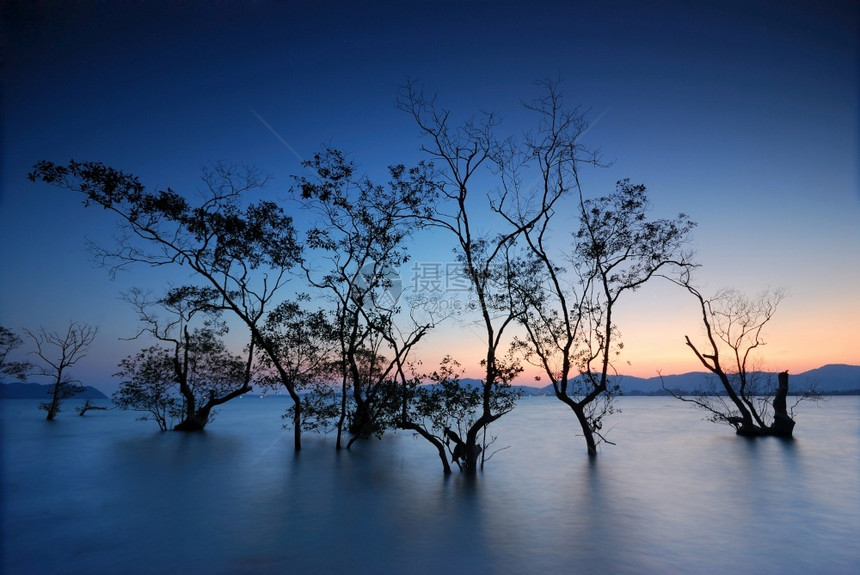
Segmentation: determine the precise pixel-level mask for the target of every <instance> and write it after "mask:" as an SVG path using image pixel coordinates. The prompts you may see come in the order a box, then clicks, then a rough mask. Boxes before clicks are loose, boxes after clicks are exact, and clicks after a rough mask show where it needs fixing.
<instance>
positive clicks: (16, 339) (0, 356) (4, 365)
mask: <svg viewBox="0 0 860 575" xmlns="http://www.w3.org/2000/svg"><path fill="white" fill-rule="evenodd" d="M23 343H24V340H22V339H21V337H20V336H19V335H18V334H17V333H15V332H14V331H12V330H10V329H8V328H6V327H3V326H2V325H0V377H4V378H5V377H14V378H15V379H17V380H19V381H26V379H27V371H29V370H30V368H31V367H32V366H31V365H30V364H29V363H28V362H26V361H7V360H6V357H7V356H8V355H9V354H10V353H11V352H12V351H14V350H15V349H17V348H19V347H21V345H22V344H23Z"/></svg>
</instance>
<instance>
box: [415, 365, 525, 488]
mask: <svg viewBox="0 0 860 575" xmlns="http://www.w3.org/2000/svg"><path fill="white" fill-rule="evenodd" d="M517 373H519V371H518V370H517V369H514V370H512V371H511V372H509V373H507V374H506V375H505V378H504V383H503V384H502V385H501V386H499V388H498V389H497V390H496V392H495V393H493V394H492V396H491V409H492V410H493V412H494V413H507V412H509V411H511V410H512V409H513V408H514V406H515V405H516V401H517V399H518V397H519V393H518V392H517V391H516V390H515V389H514V388H513V387H511V386H510V385H506V383H509V382H510V380H511V379H513V377H515V376H516V374H517ZM461 374H462V369H461V366H460V363H459V362H457V361H456V360H454V359H453V358H452V357H451V356H446V357H444V358H443V359H442V362H441V364H440V366H439V368H438V369H437V370H435V371H433V372H432V373H431V374H429V375H425V376H423V377H413V378H412V379H411V380H410V381H409V382H407V385H406V386H405V389H406V392H405V394H404V398H403V421H402V423H401V427H402V428H403V429H406V430H410V431H414V432H416V433H417V434H419V435H420V436H422V437H423V438H425V439H426V440H428V441H429V442H430V443H432V444H433V445H434V446H435V447H436V449H437V451H438V453H439V458H440V460H441V461H442V468H443V471H444V473H445V474H446V475H447V474H449V473H451V465H450V463H449V462H448V459H449V457H450V460H451V462H452V463H454V464H456V465H457V466H458V467H459V468H460V470H463V469H465V466H466V465H468V462H467V460H466V459H465V455H466V444H465V442H464V441H463V437H466V436H467V435H468V432H469V429H470V428H471V427H472V426H474V425H475V422H476V421H477V420H478V418H479V417H480V415H481V412H482V405H483V388H482V386H469V385H465V384H463V382H461V381H460V376H461ZM422 382H427V383H422ZM485 429H486V428H485ZM482 439H483V441H482V442H481V445H479V446H478V447H479V449H481V453H482V454H483V453H484V452H486V450H487V446H488V442H487V440H486V438H485V437H484V438H482ZM493 441H495V438H492V439H491V440H490V442H489V443H492V442H493ZM491 456H492V454H490V455H489V456H487V457H486V459H489V458H490V457H491Z"/></svg>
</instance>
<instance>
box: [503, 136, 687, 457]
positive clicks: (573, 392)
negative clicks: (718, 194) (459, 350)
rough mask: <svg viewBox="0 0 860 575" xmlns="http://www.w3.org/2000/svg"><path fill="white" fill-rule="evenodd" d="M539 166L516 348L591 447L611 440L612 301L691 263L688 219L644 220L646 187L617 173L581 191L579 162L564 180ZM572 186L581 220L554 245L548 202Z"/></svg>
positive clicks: (616, 338)
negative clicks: (591, 192)
mask: <svg viewBox="0 0 860 575" xmlns="http://www.w3.org/2000/svg"><path fill="white" fill-rule="evenodd" d="M558 140H561V139H560V138H558V139H556V141H558ZM566 161H574V160H573V159H569V160H566ZM543 169H544V170H550V171H552V172H553V173H554V177H553V178H549V177H547V178H546V179H545V180H544V182H545V188H544V189H543V190H542V195H541V198H540V205H541V206H542V207H541V214H542V215H541V218H540V219H539V221H538V223H537V224H536V225H535V226H533V227H528V228H526V229H525V231H524V238H525V240H526V244H527V246H528V248H527V250H526V255H525V257H524V259H523V260H522V261H520V262H519V263H518V268H517V272H516V273H515V274H513V276H512V278H511V285H512V289H514V290H515V292H516V294H517V296H518V297H517V301H520V302H522V304H523V306H524V307H525V312H524V313H523V314H522V315H521V316H520V320H521V324H522V326H523V327H524V329H525V331H526V334H527V336H526V337H525V338H523V339H521V340H520V342H519V347H520V348H521V349H522V350H523V351H524V353H525V356H526V357H527V359H529V360H530V361H531V362H532V363H534V364H535V365H537V366H539V367H540V368H542V370H543V372H544V374H545V375H546V376H547V378H548V379H549V380H550V382H551V384H552V387H553V391H554V392H555V395H556V397H557V398H558V399H559V400H560V401H562V402H563V403H564V404H565V405H567V406H568V407H570V409H571V410H572V411H573V413H574V415H575V416H576V418H577V421H578V422H579V427H580V429H581V431H582V434H583V437H584V438H585V442H586V448H587V451H588V453H589V455H595V454H596V453H597V446H598V445H599V443H600V442H601V441H607V439H606V438H605V436H604V435H603V433H602V431H601V430H602V428H603V419H604V417H606V416H607V415H609V414H611V413H613V411H614V405H613V398H614V397H615V395H617V394H618V393H619V388H618V386H617V384H615V383H614V382H613V374H614V373H615V370H614V367H613V365H612V360H613V358H614V357H615V356H616V355H617V354H618V353H619V352H620V349H621V348H622V347H623V343H622V341H621V339H620V333H619V331H618V329H617V326H616V324H615V321H614V318H615V310H616V308H617V305H618V302H619V301H620V300H621V298H622V297H623V296H624V295H625V294H627V293H632V292H635V291H636V290H637V289H639V288H640V287H641V286H642V285H644V284H645V283H647V282H648V281H650V280H651V279H652V278H655V277H661V276H663V275H664V274H667V273H669V271H670V270H674V272H676V273H677V272H678V271H680V270H685V269H688V268H689V267H690V266H691V265H692V264H691V263H690V258H689V255H688V254H686V253H684V252H683V249H682V248H683V245H684V242H685V240H686V237H687V236H688V234H689V231H690V230H691V229H692V227H693V226H694V224H693V223H692V222H691V221H690V220H689V219H688V218H687V216H686V215H684V214H680V215H679V216H678V217H677V218H675V219H672V220H667V219H660V220H652V219H649V218H648V217H647V209H648V199H647V195H646V189H645V186H642V185H632V184H630V182H629V181H627V180H623V181H620V182H618V184H617V186H616V189H615V191H614V192H613V193H611V194H609V195H608V196H601V197H598V198H588V199H586V198H584V197H583V195H582V191H581V188H580V187H579V181H578V178H577V177H576V175H575V167H573V168H572V169H570V170H569V171H568V174H567V175H569V176H570V178H569V179H570V181H569V182H567V183H566V182H564V181H563V178H564V175H565V174H564V172H563V166H558V165H552V164H548V165H546V166H544V168H543ZM571 172H573V173H572V174H571ZM568 185H569V187H567V186H568ZM570 191H572V192H573V193H574V194H577V193H578V194H577V195H578V196H579V198H578V200H579V201H578V203H579V214H580V218H579V220H580V225H579V229H578V230H577V231H576V232H575V233H574V234H573V235H572V246H571V247H570V248H569V249H568V250H567V251H564V250H562V251H554V250H553V247H552V242H551V241H549V239H548V232H549V230H550V223H551V218H552V216H553V214H554V207H553V206H554V204H555V203H556V202H558V201H559V200H560V199H561V198H562V197H563V195H564V194H566V193H568V192H570ZM563 263H564V264H565V265H562V264H563ZM565 266H567V267H565ZM569 269H570V270H571V272H572V273H571V272H568V270H569Z"/></svg>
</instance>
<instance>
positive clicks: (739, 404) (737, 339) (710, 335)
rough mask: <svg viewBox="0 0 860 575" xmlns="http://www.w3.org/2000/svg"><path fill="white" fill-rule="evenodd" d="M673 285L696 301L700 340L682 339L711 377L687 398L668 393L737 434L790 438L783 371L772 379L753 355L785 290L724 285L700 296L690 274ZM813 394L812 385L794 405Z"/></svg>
mask: <svg viewBox="0 0 860 575" xmlns="http://www.w3.org/2000/svg"><path fill="white" fill-rule="evenodd" d="M678 283H679V284H680V285H682V286H683V287H685V288H686V289H687V291H689V292H690V294H692V295H693V297H695V298H696V300H697V301H698V302H699V306H700V309H701V312H702V324H703V326H704V328H705V342H704V344H702V343H699V344H698V345H697V344H696V343H694V342H693V341H692V340H691V339H690V337H689V336H685V338H684V339H685V342H686V344H687V347H689V348H690V349H691V350H692V351H693V353H694V354H695V356H696V358H697V359H698V360H699V362H701V364H702V365H703V366H705V368H707V369H708V371H710V372H711V374H712V375H713V379H711V380H709V382H708V383H707V384H706V385H704V386H702V387H700V388H699V389H698V390H696V391H695V392H694V393H693V394H692V395H690V396H687V397H685V396H683V395H681V394H680V393H678V392H676V391H674V390H668V389H667V391H669V392H670V393H671V394H672V395H674V396H675V397H676V398H678V399H681V400H682V401H686V402H688V403H692V404H694V405H695V406H697V407H699V408H701V409H703V410H705V411H706V412H708V414H709V418H710V420H711V421H714V422H717V423H727V424H729V425H731V426H732V427H734V428H735V430H736V432H737V433H738V435H744V436H758V435H779V436H787V437H790V436H791V435H792V433H793V429H794V423H795V422H794V419H793V411H794V407H792V408H791V410H789V409H787V405H786V396H787V394H788V391H789V386H788V372H787V371H785V372H782V373H781V374H779V377H778V382H777V383H774V381H773V378H772V377H771V376H769V375H767V374H764V373H763V372H762V371H761V369H760V366H759V363H758V359H757V358H756V355H755V354H756V353H757V351H758V350H759V349H760V348H761V347H762V346H764V345H765V340H764V338H763V335H762V332H763V330H764V327H765V326H766V325H767V324H768V323H770V321H771V319H773V316H774V314H775V313H776V310H777V307H778V306H779V304H780V302H782V300H783V299H784V298H785V295H786V292H785V290H782V289H775V290H767V291H764V292H762V293H760V294H758V295H757V296H755V297H749V296H747V295H745V294H743V293H742V292H740V291H737V290H734V289H724V290H720V291H719V292H717V293H716V295H714V296H713V297H711V298H705V297H704V296H703V295H702V293H701V292H700V291H699V290H698V289H697V288H696V287H694V286H693V285H692V283H691V278H690V275H689V274H686V275H684V276H683V277H682V278H681V279H680V280H678ZM664 389H666V387H665V385H664ZM817 398H818V395H817V393H816V392H815V390H814V389H807V390H805V391H804V392H803V393H802V394H800V395H799V396H798V399H797V402H796V403H795V404H794V406H795V407H796V406H797V403H799V402H800V401H803V400H804V399H812V400H815V399H817Z"/></svg>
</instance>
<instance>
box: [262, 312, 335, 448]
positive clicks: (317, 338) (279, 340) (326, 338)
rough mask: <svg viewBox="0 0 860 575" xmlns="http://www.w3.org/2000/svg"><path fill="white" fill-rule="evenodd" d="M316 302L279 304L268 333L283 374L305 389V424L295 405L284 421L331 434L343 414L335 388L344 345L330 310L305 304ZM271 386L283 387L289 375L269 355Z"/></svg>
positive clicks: (265, 364) (266, 326) (270, 316)
mask: <svg viewBox="0 0 860 575" xmlns="http://www.w3.org/2000/svg"><path fill="white" fill-rule="evenodd" d="M308 301H310V297H308V296H307V295H301V296H300V297H298V298H297V300H296V301H284V302H281V303H280V304H278V306H277V307H275V309H273V310H272V311H271V312H270V313H269V314H268V315H267V317H266V321H265V323H264V325H263V334H264V337H265V338H266V340H267V341H270V342H271V344H272V346H273V350H274V352H275V353H276V354H277V357H278V358H279V362H280V364H281V367H282V369H283V373H284V374H285V375H286V377H287V378H288V380H289V381H290V382H291V385H292V386H293V387H294V389H297V390H301V391H302V392H303V393H302V397H301V406H300V410H301V413H302V414H303V418H302V419H301V420H298V419H296V409H295V406H291V407H290V408H289V409H288V410H287V413H286V414H285V415H284V418H285V419H287V420H288V421H290V422H291V423H290V424H289V425H293V426H294V425H301V426H302V428H303V429H304V430H305V431H326V432H327V431H330V430H331V429H332V428H333V426H334V424H333V422H334V421H336V420H337V417H338V414H339V413H340V410H339V405H340V401H339V399H338V396H337V393H336V391H335V389H334V387H332V382H333V381H335V379H336V377H337V374H338V373H339V370H338V368H337V359H336V355H337V350H338V342H337V337H336V333H335V328H334V326H333V325H332V323H331V322H330V321H329V314H328V312H327V311H326V310H323V309H318V310H316V311H313V312H311V311H308V310H306V309H304V308H303V307H302V304H304V303H306V302H308ZM258 356H259V360H260V363H261V366H262V368H263V370H264V375H263V377H262V379H261V383H262V384H263V385H265V386H270V387H272V386H279V385H282V384H283V376H282V375H279V374H278V373H277V372H275V371H274V370H273V364H272V361H271V359H270V357H269V355H268V354H266V353H258Z"/></svg>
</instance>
